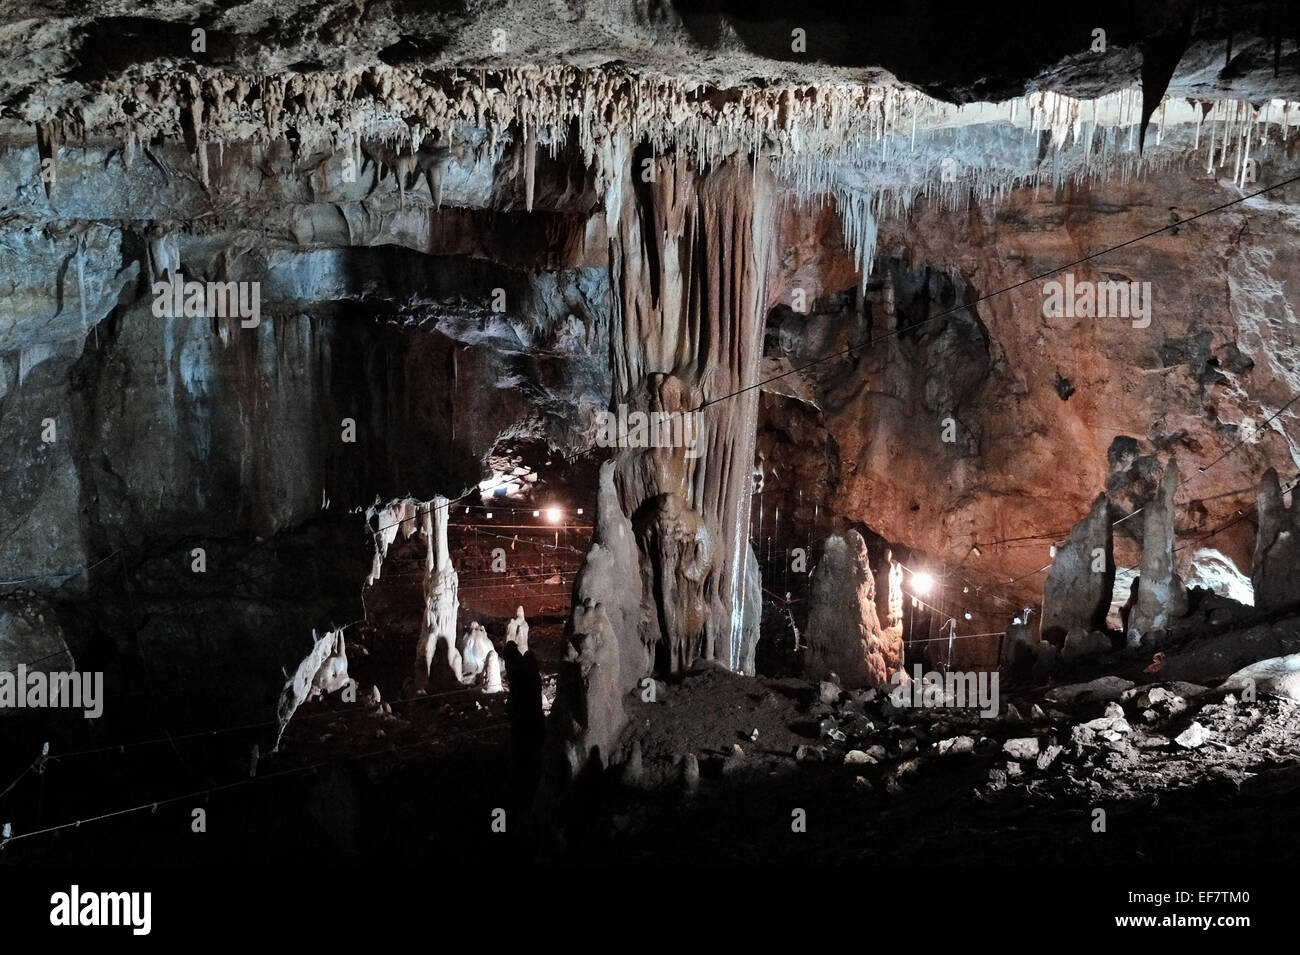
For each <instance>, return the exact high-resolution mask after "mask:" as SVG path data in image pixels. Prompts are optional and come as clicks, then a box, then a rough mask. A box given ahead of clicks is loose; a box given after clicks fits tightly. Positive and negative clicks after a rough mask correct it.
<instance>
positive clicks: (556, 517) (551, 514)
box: [546, 507, 564, 524]
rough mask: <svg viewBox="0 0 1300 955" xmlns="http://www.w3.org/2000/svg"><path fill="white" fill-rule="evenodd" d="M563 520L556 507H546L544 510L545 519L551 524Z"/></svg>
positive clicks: (562, 515)
mask: <svg viewBox="0 0 1300 955" xmlns="http://www.w3.org/2000/svg"><path fill="white" fill-rule="evenodd" d="M563 518H564V514H563V513H562V512H561V511H560V509H559V508H558V507H548V508H547V509H546V519H547V520H548V521H550V522H551V523H552V524H558V523H560V521H561V520H562V519H563Z"/></svg>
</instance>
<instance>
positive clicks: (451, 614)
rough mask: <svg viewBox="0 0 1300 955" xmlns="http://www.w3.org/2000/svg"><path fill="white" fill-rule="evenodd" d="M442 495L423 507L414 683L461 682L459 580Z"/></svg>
mask: <svg viewBox="0 0 1300 955" xmlns="http://www.w3.org/2000/svg"><path fill="white" fill-rule="evenodd" d="M449 506H450V502H449V501H448V500H447V499H446V498H445V497H443V496H442V495H439V496H437V497H435V498H434V499H433V500H432V501H431V502H429V503H427V504H422V505H421V506H420V507H421V514H420V521H421V524H420V527H421V531H422V533H423V534H424V540H425V544H426V550H425V562H424V617H423V619H422V620H421V623H420V639H419V643H418V644H417V645H416V651H415V680H416V683H417V684H420V685H422V684H423V683H424V682H425V681H426V680H428V681H430V682H431V683H434V684H441V683H448V684H449V683H452V682H455V683H459V682H460V679H461V670H460V653H459V652H458V651H457V649H456V617H457V615H458V614H459V613H460V597H459V583H460V582H459V578H458V577H457V575H456V568H455V567H454V566H453V565H452V562H451V555H450V552H449V549H448V547H447V510H448V508H449Z"/></svg>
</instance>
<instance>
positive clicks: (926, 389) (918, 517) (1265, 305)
mask: <svg viewBox="0 0 1300 955" xmlns="http://www.w3.org/2000/svg"><path fill="white" fill-rule="evenodd" d="M1278 175H1279V176H1281V175H1282V174H1281V173H1280V172H1278ZM1238 195H1240V194H1239V193H1237V192H1236V191H1235V190H1232V189H1230V188H1229V187H1228V186H1227V185H1219V184H1217V183H1216V182H1214V181H1211V180H1209V179H1207V178H1206V177H1205V176H1204V174H1203V173H1202V172H1201V171H1199V170H1195V169H1188V170H1175V171H1169V172H1165V173H1161V174H1156V175H1152V176H1150V178H1146V179H1142V180H1139V181H1132V182H1129V183H1120V182H1111V183H1104V184H1093V185H1090V186H1087V187H1074V188H1070V189H1067V190H1065V191H1064V192H1063V194H1062V195H1060V196H1058V197H1053V196H1052V195H1050V194H1049V193H1048V192H1047V191H1042V192H1039V193H1038V194H1037V195H1035V192H1034V191H1033V190H1028V189H1026V190H1020V191H1017V192H1015V193H1013V194H1011V196H1010V197H1009V198H1008V200H1007V201H1005V202H1004V203H1002V204H1001V205H1000V206H999V207H997V208H993V207H991V206H987V205H986V206H983V207H979V208H972V209H970V210H969V211H967V212H964V213H960V214H954V213H944V212H941V211H939V210H937V209H935V208H933V207H930V206H927V205H925V204H922V205H919V206H917V207H916V208H915V209H914V210H913V212H912V214H911V215H909V216H908V217H907V218H906V219H904V220H895V221H886V222H883V223H882V227H881V233H880V251H879V253H878V255H877V258H876V263H875V269H874V271H873V274H872V276H871V277H870V279H869V281H868V283H867V286H866V291H865V293H864V294H862V295H858V294H856V293H853V292H852V286H853V284H854V282H853V279H852V268H851V258H850V256H849V253H847V252H846V251H845V249H844V244H843V242H842V240H841V237H840V234H839V226H838V223H837V222H836V220H835V218H834V217H833V216H831V215H829V214H827V213H820V214H810V213H808V212H804V213H802V214H801V213H799V212H798V211H797V210H787V211H786V213H785V216H784V218H783V219H782V221H781V224H780V228H781V239H780V241H779V242H778V243H776V245H777V247H778V248H780V249H783V250H786V251H785V252H784V257H783V260H782V262H781V266H782V268H781V269H780V270H779V271H780V273H781V274H782V275H783V276H784V278H783V280H782V278H781V277H778V278H777V279H776V280H775V281H774V282H773V284H772V286H771V287H770V292H771V301H772V302H773V305H774V312H773V317H772V319H771V320H770V321H769V340H768V352H767V354H768V357H769V367H778V366H777V365H774V364H772V362H773V359H774V358H786V359H788V361H789V363H790V364H791V365H795V366H797V365H800V364H803V363H804V362H806V361H808V360H809V359H810V358H813V357H819V356H821V355H826V354H829V353H832V352H837V351H841V350H843V349H845V348H847V346H848V345H850V344H853V343H855V342H859V343H860V342H863V341H865V340H872V339H874V341H873V342H872V344H871V345H870V346H869V347H862V348H859V349H856V350H855V351H854V352H853V353H851V354H846V355H843V356H841V357H837V358H835V359H834V360H832V361H829V362H826V363H824V364H821V365H818V366H817V367H816V368H814V369H809V370H807V371H805V372H802V373H800V374H798V375H794V376H791V377H789V378H785V379H782V380H781V381H780V382H776V383H773V384H771V385H769V386H768V389H769V391H780V392H782V393H785V394H799V393H803V394H807V395H814V396H815V400H816V401H817V402H818V403H819V404H820V405H821V407H822V409H823V413H822V414H821V415H820V416H818V415H816V412H815V411H813V410H812V409H807V407H806V406H802V407H804V408H805V409H806V410H805V411H802V412H801V411H796V410H792V407H791V406H792V405H793V406H794V407H800V406H798V405H796V404H795V403H794V400H793V399H791V398H781V399H778V398H776V397H775V396H772V395H769V396H768V399H767V402H766V404H765V409H766V410H765V416H764V426H763V427H765V428H767V429H768V430H769V431H770V430H771V429H772V427H773V423H774V422H778V421H781V420H788V419H789V418H791V417H792V416H795V417H799V416H802V417H804V418H805V419H809V420H811V421H816V422H817V424H820V425H822V426H823V427H824V429H825V432H826V433H827V435H828V436H829V437H830V438H831V439H833V443H834V446H835V449H836V450H837V452H838V459H839V464H840V474H839V480H838V483H834V482H833V481H827V482H826V505H827V506H828V507H829V508H830V509H832V510H833V511H834V512H835V513H838V514H840V515H844V516H846V517H848V518H850V519H853V520H861V521H864V522H866V523H867V524H868V525H870V526H871V528H873V529H874V530H876V531H877V532H879V533H880V534H881V535H883V536H884V537H885V538H887V539H888V540H891V541H897V542H900V543H904V544H906V545H908V546H909V547H912V548H915V549H918V550H921V551H924V552H926V553H927V554H929V555H930V556H931V557H932V558H933V559H935V560H937V561H941V562H943V564H944V566H945V567H946V568H952V567H954V566H957V567H959V568H960V573H961V574H962V575H965V576H966V577H969V578H972V579H974V580H976V581H979V582H980V583H982V584H986V585H988V586H989V588H990V589H993V590H995V591H996V592H998V593H1001V594H1002V595H1004V596H1005V597H1006V598H1007V599H1009V600H1010V601H1012V602H1013V603H1015V604H1017V605H1023V606H1029V605H1033V606H1037V603H1038V600H1039V596H1040V595H1041V592H1042V586H1043V582H1044V579H1045V576H1046V573H1045V570H1043V572H1038V571H1040V569H1043V568H1045V567H1046V565H1048V564H1049V562H1050V560H1051V553H1050V547H1051V545H1052V544H1053V543H1054V542H1055V541H1061V540H1064V539H1065V537H1066V536H1067V535H1068V533H1069V529H1070V527H1071V525H1072V524H1074V522H1076V521H1077V520H1079V519H1080V518H1081V517H1082V516H1083V515H1084V514H1086V513H1087V511H1088V508H1089V505H1090V503H1091V502H1092V500H1093V499H1094V498H1095V497H1096V495H1097V493H1098V492H1099V491H1103V490H1104V491H1106V492H1107V493H1108V496H1109V497H1110V500H1111V503H1112V505H1113V506H1114V507H1115V508H1116V511H1115V513H1116V515H1117V517H1121V518H1122V517H1123V516H1125V515H1128V514H1130V513H1132V512H1133V511H1134V510H1135V509H1136V508H1138V507H1141V506H1142V505H1143V504H1144V503H1145V502H1146V501H1147V500H1148V499H1149V498H1150V496H1151V494H1152V493H1153V492H1154V490H1155V481H1156V480H1157V479H1158V477H1159V473H1160V470H1161V467H1162V466H1163V462H1164V461H1165V460H1167V458H1168V457H1169V456H1170V455H1171V454H1175V453H1176V454H1177V456H1178V459H1179V461H1180V463H1181V466H1182V474H1183V478H1182V483H1181V485H1180V487H1179V490H1178V494H1177V498H1176V500H1177V507H1176V529H1177V538H1176V542H1175V546H1176V547H1177V548H1178V550H1177V552H1176V556H1177V557H1178V559H1179V564H1180V566H1181V567H1182V568H1183V569H1184V570H1185V569H1186V567H1187V563H1188V561H1189V559H1190V557H1191V555H1192V554H1193V553H1194V552H1195V551H1196V550H1197V549H1198V548H1200V547H1202V546H1204V547H1212V548H1215V549H1217V550H1219V551H1221V552H1222V553H1224V554H1225V555H1227V556H1229V557H1230V558H1231V559H1232V560H1233V561H1235V562H1236V564H1237V566H1238V568H1239V569H1240V570H1241V571H1242V572H1243V573H1249V567H1250V556H1251V550H1252V547H1253V544H1254V533H1255V528H1254V523H1253V519H1252V517H1251V510H1250V503H1251V494H1252V491H1253V488H1254V485H1255V484H1256V482H1257V481H1258V476H1259V474H1261V473H1262V472H1263V471H1264V469H1265V468H1267V467H1269V466H1276V467H1277V468H1278V469H1279V472H1280V473H1281V474H1282V475H1283V480H1284V481H1285V480H1286V478H1288V477H1290V476H1293V475H1294V474H1295V473H1296V470H1297V464H1296V462H1297V457H1296V454H1295V451H1294V450H1293V449H1295V448H1296V446H1297V439H1300V425H1297V423H1296V419H1295V417H1294V416H1293V415H1292V413H1290V412H1286V413H1284V414H1283V415H1282V416H1281V417H1280V418H1278V419H1277V420H1275V421H1273V422H1271V423H1268V424H1266V423H1265V420H1266V419H1267V418H1268V417H1269V416H1270V415H1273V414H1274V413H1275V412H1276V411H1277V410H1278V409H1279V408H1280V407H1282V406H1283V405H1285V404H1286V402H1287V401H1289V400H1291V398H1292V397H1293V396H1294V395H1295V393H1296V378H1295V373H1294V372H1293V371H1291V368H1292V367H1293V364H1294V361H1295V359H1296V357H1298V356H1297V348H1296V345H1295V344H1294V343H1293V331H1292V326H1293V324H1294V318H1293V317H1292V316H1293V309H1294V300H1295V296H1296V295H1297V294H1300V293H1298V292H1297V291H1296V289H1297V283H1296V281H1295V279H1296V278H1297V277H1298V276H1300V271H1298V269H1300V258H1298V256H1300V253H1297V251H1296V250H1295V246H1294V243H1292V242H1289V241H1288V239H1287V237H1286V234H1287V232H1288V230H1289V229H1290V226H1289V225H1288V220H1287V217H1286V209H1287V208H1288V207H1287V206H1284V205H1281V204H1280V203H1278V204H1269V205H1266V206H1260V205H1255V206H1252V205H1250V204H1239V205H1236V206H1233V207H1231V208H1230V209H1228V210H1225V211H1224V212H1220V213H1215V214H1212V215H1209V216H1206V217H1204V218H1201V219H1198V220H1196V221H1195V222H1192V223H1189V224H1186V225H1182V226H1178V227H1177V228H1176V229H1170V230H1169V231H1167V232H1162V233H1160V234H1159V235H1155V236H1152V237H1150V238H1147V239H1143V240H1142V241H1140V242H1137V243H1134V244H1133V245H1130V246H1128V247H1126V248H1124V249H1122V250H1119V251H1116V252H1111V253H1107V254H1105V255H1102V256H1099V257H1097V258H1095V259H1093V260H1091V261H1089V262H1087V263H1084V264H1081V265H1077V266H1074V267H1073V268H1071V269H1069V270H1067V271H1068V272H1070V273H1072V277H1071V281H1072V282H1073V284H1074V287H1075V288H1076V289H1078V288H1080V287H1082V283H1084V282H1098V283H1100V282H1107V281H1112V280H1113V281H1122V282H1137V283H1143V284H1142V285H1140V286H1139V288H1140V289H1142V290H1144V291H1145V290H1146V289H1148V288H1149V295H1150V317H1149V324H1146V322H1145V320H1144V319H1143V318H1141V317H1138V318H1136V319H1134V318H1132V317H1130V318H1123V317H1086V316H1077V317H1045V316H1044V302H1045V300H1046V293H1045V290H1044V286H1045V283H1046V282H1047V281H1049V279H1048V278H1039V279H1035V278H1034V276H1038V275H1040V274H1042V273H1045V272H1048V271H1049V270H1051V269H1054V268H1058V267H1060V266H1061V265H1063V264H1066V263H1069V262H1072V261H1075V260H1078V259H1081V258H1084V257H1085V256H1088V255H1090V254H1092V253H1094V252H1096V251H1097V250H1100V249H1104V248H1106V247H1108V246H1112V245H1116V244H1119V243H1121V242H1125V241H1127V240H1130V239H1133V238H1135V237H1137V236H1141V235H1144V234H1145V233H1148V232H1151V231H1152V230H1155V229H1159V228H1160V227H1162V226H1164V225H1166V224H1168V223H1169V222H1170V221H1171V220H1172V219H1174V218H1180V219H1181V218H1186V217H1188V216H1190V215H1194V214H1195V213H1197V212H1200V211H1202V210H1205V209H1209V208H1212V207H1214V206H1216V205H1220V204H1222V203H1224V202H1226V201H1228V200H1230V199H1231V198H1233V197H1234V196H1238ZM1053 278H1055V279H1057V280H1060V281H1062V283H1065V282H1066V281H1067V280H1066V277H1065V275H1064V274H1062V275H1057V276H1053ZM1145 283H1150V285H1149V286H1147V285H1145ZM1017 286H1018V287H1017ZM1067 287H1069V286H1067ZM846 288H847V289H849V290H850V293H851V294H849V295H847V296H845V297H843V298H842V299H839V300H836V299H834V298H828V297H827V296H828V295H829V294H830V293H835V292H840V291H842V290H844V289H846ZM796 289H803V290H804V291H805V292H806V293H807V299H808V302H809V304H810V306H811V308H810V312H811V314H808V315H795V314H791V313H790V310H789V308H788V305H789V303H790V302H791V301H792V296H793V294H794V292H795V290H796ZM1001 289H1010V290H1009V291H1006V292H1002V293H999V294H993V293H998V292H999V290H1001ZM1049 291H1050V290H1049ZM814 300H816V302H815V304H814ZM1143 306H1144V307H1145V300H1144V301H1143ZM945 313H947V314H945ZM1143 325H1145V327H1135V326H1143ZM780 367H781V368H782V370H784V368H785V367H787V366H780ZM778 405H779V406H780V410H774V409H775V408H776V407H777V406H778ZM949 419H951V420H949ZM799 440H800V441H801V442H805V443H806V442H807V441H809V440H810V437H809V435H808V434H807V433H802V434H801V435H800V438H799ZM780 444H781V441H780V439H779V438H776V439H773V438H772V437H771V436H770V435H769V436H768V438H767V440H766V441H764V442H761V443H760V451H761V452H763V453H765V454H766V455H767V456H768V457H769V459H779V458H780V456H781V453H782V452H781V449H780V447H779V445H780ZM1202 469H1204V470H1202ZM774 481H775V483H778V484H779V481H780V478H779V477H776V478H769V480H768V490H769V492H771V491H773V490H774V488H773V484H774ZM805 486H807V487H815V484H813V485H805ZM1239 512H1241V513H1239ZM1243 514H1244V516H1243ZM1141 523H1142V522H1141V519H1140V517H1138V518H1134V519H1131V520H1124V521H1122V522H1121V523H1119V524H1118V525H1117V526H1116V528H1115V547H1116V563H1117V564H1118V565H1119V566H1121V567H1134V566H1136V565H1137V563H1138V559H1139V549H1140V538H1141V534H1142V528H1141ZM972 547H977V548H978V551H979V555H978V556H976V554H975V552H974V551H972ZM1013 578H1022V579H1018V580H1016V581H1015V582H1014V583H1013V582H1012V579H1013ZM1007 606H1010V605H1007ZM1005 623H1006V621H1003V625H1005Z"/></svg>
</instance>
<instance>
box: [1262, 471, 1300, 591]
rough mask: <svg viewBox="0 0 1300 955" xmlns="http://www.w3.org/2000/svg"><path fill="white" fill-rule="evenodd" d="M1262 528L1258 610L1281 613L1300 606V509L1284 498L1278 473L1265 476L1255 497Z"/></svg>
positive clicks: (1273, 472) (1270, 472) (1274, 472)
mask: <svg viewBox="0 0 1300 955" xmlns="http://www.w3.org/2000/svg"><path fill="white" fill-rule="evenodd" d="M1255 501H1256V505H1255V512H1256V514H1257V515H1258V520H1259V527H1258V530H1256V532H1255V554H1254V560H1253V561H1252V563H1251V572H1250V581H1251V584H1252V585H1253V586H1254V590H1255V606H1256V607H1260V608H1261V609H1265V610H1280V609H1282V608H1284V607H1293V606H1295V605H1296V604H1297V603H1300V507H1297V506H1296V504H1295V499H1294V498H1292V504H1291V506H1290V507H1287V506H1286V502H1285V501H1284V500H1283V498H1282V487H1281V485H1280V484H1279V483H1278V479H1277V471H1276V470H1275V469H1273V468H1269V469H1268V471H1266V472H1265V474H1264V478H1263V480H1262V481H1261V482H1260V485H1259V489H1258V490H1257V491H1256V494H1255Z"/></svg>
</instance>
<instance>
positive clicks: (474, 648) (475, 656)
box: [460, 620, 495, 678]
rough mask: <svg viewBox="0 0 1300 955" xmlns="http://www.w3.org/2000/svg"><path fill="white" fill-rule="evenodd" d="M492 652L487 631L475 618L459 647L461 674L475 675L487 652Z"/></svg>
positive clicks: (485, 659)
mask: <svg viewBox="0 0 1300 955" xmlns="http://www.w3.org/2000/svg"><path fill="white" fill-rule="evenodd" d="M494 652H495V650H494V648H493V646H492V640H491V639H490V638H489V637H488V635H487V631H486V630H484V629H483V626H482V625H481V624H480V623H479V622H478V621H477V620H475V621H474V622H473V623H472V624H470V626H469V630H467V631H466V632H465V636H464V638H463V641H462V644H461V647H460V661H461V676H462V677H465V678H468V677H473V676H477V675H478V674H479V673H480V672H482V670H483V667H484V665H485V664H486V663H487V658H488V654H490V653H494Z"/></svg>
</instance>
